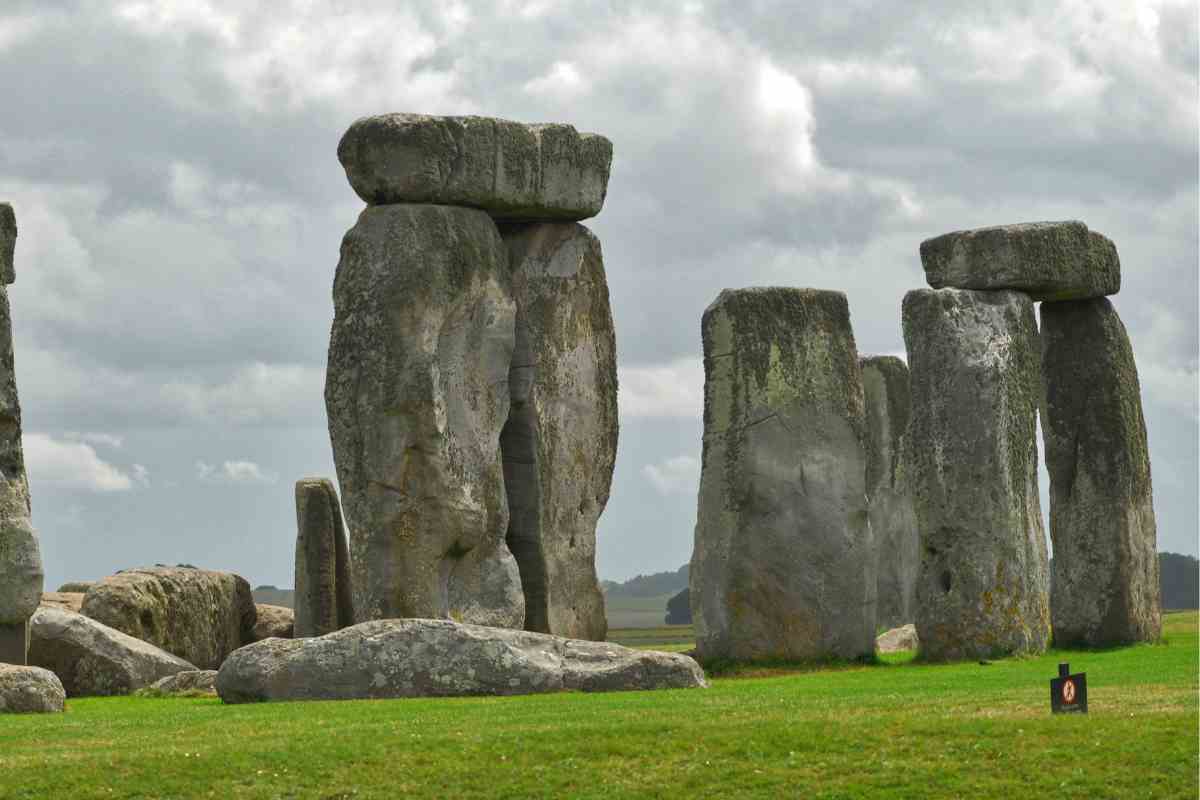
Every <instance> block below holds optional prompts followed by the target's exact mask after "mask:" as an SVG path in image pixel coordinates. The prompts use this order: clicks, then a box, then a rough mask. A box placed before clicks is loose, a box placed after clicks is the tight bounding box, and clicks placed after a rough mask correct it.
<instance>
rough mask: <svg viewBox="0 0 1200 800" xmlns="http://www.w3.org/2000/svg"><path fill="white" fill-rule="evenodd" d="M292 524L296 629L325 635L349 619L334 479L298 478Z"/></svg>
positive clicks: (346, 552)
mask: <svg viewBox="0 0 1200 800" xmlns="http://www.w3.org/2000/svg"><path fill="white" fill-rule="evenodd" d="M296 530H297V533H296V595H295V597H296V600H295V603H296V608H295V630H294V635H295V636H298V637H299V636H323V635H324V634H326V633H333V632H334V631H336V630H340V629H342V628H345V627H346V626H348V625H353V624H354V605H353V599H352V593H351V585H350V549H349V545H348V544H347V543H346V531H345V528H344V527H343V525H342V509H341V506H340V505H339V504H338V498H337V490H336V489H335V488H334V487H333V481H330V480H327V479H325V478H305V479H303V480H299V481H296ZM255 641H257V638H256V639H255Z"/></svg>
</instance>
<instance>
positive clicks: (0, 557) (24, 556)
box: [0, 203, 43, 665]
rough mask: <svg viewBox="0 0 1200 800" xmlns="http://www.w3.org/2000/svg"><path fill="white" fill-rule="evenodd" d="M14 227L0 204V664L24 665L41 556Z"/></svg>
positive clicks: (38, 593) (37, 598)
mask: <svg viewBox="0 0 1200 800" xmlns="http://www.w3.org/2000/svg"><path fill="white" fill-rule="evenodd" d="M16 240H17V221H16V217H15V216H14V214H13V210H12V206H11V205H9V204H8V203H0V283H3V284H4V285H3V286H0V662H3V663H8V664H18V665H24V664H26V663H27V654H28V651H29V624H28V621H29V617H30V616H31V615H32V614H33V612H34V611H36V610H37V607H38V604H39V603H40V602H41V599H42V588H43V586H42V584H43V574H42V555H41V550H40V548H39V547H38V539H37V533H36V532H35V531H34V529H33V524H32V522H31V521H30V518H29V481H28V479H27V478H26V476H25V456H24V453H23V452H22V449H21V404H20V402H19V400H18V399H17V377H16V372H15V367H14V361H13V341H12V310H11V309H10V307H9V303H8V286H7V285H8V284H10V283H12V282H13V280H14V279H15V277H16V276H15V273H14V271H13V252H14V248H15V245H16Z"/></svg>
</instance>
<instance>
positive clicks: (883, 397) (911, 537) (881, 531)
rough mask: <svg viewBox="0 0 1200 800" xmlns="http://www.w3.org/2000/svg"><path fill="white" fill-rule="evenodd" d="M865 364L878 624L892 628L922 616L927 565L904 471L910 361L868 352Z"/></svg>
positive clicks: (869, 494) (868, 479)
mask: <svg viewBox="0 0 1200 800" xmlns="http://www.w3.org/2000/svg"><path fill="white" fill-rule="evenodd" d="M859 366H860V367H861V368H862V380H863V394H864V396H865V398H866V408H867V503H868V508H869V510H870V516H871V532H872V536H873V537H874V538H875V552H876V555H877V561H876V565H877V569H878V577H877V579H876V586H877V587H878V588H877V592H876V596H877V597H878V605H877V608H876V625H883V626H886V627H889V628H890V627H895V626H897V625H904V624H905V623H908V622H913V621H914V620H916V618H917V572H918V571H919V569H920V567H921V542H920V538H921V537H920V535H919V534H918V532H917V517H916V513H915V511H914V510H913V503H912V494H911V492H910V491H909V490H908V486H907V484H906V481H905V474H904V458H903V452H904V447H905V434H906V432H907V431H908V418H909V413H910V406H911V403H910V397H909V389H908V365H907V364H905V363H904V362H903V361H901V360H900V359H898V358H896V357H895V356H867V357H865V358H863V359H861V360H860V361H859Z"/></svg>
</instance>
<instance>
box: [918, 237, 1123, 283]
mask: <svg viewBox="0 0 1200 800" xmlns="http://www.w3.org/2000/svg"><path fill="white" fill-rule="evenodd" d="M921 263H922V265H924V267H925V279H926V280H927V281H928V282H929V285H930V286H932V287H933V288H935V289H942V288H946V287H951V288H955V289H1017V290H1019V291H1022V292H1024V293H1026V294H1028V295H1030V296H1031V297H1032V298H1033V299H1034V300H1051V301H1055V300H1082V299H1084V298H1088V297H1103V296H1104V295H1109V294H1116V293H1117V292H1119V291H1120V290H1121V261H1120V259H1119V258H1118V257H1117V248H1116V246H1115V245H1114V244H1113V243H1112V241H1111V240H1109V239H1108V238H1107V237H1105V236H1103V235H1101V234H1099V233H1096V232H1095V231H1089V230H1088V227H1087V225H1084V224H1083V223H1082V222H1077V221H1067V222H1026V223H1022V224H1018V225H999V226H996V227H992V228H976V229H974V230H968V231H955V232H954V233H946V234H943V235H941V236H938V237H935V238H933V239H926V240H925V241H923V242H921Z"/></svg>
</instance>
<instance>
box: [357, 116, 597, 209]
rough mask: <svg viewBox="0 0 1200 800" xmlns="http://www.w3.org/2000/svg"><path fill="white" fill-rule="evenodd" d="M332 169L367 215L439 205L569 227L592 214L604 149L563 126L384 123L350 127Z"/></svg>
mask: <svg viewBox="0 0 1200 800" xmlns="http://www.w3.org/2000/svg"><path fill="white" fill-rule="evenodd" d="M338 160H339V161H340V162H341V163H342V166H343V167H344V168H345V170H346V177H347V178H348V179H349V181H350V185H351V187H353V188H354V191H355V192H357V193H358V196H359V197H361V198H362V199H363V200H365V201H366V202H368V203H370V204H372V205H386V204H391V203H440V204H445V205H454V206H468V207H471V208H481V209H483V210H484V211H487V212H488V213H489V214H491V215H492V216H493V217H495V218H496V219H504V220H527V221H547V220H560V221H570V220H580V219H586V218H587V217H593V216H595V215H596V214H599V213H600V209H601V207H603V205H604V195H605V193H606V192H607V191H608V172H609V167H610V166H611V164H612V142H610V141H609V140H608V139H606V138H604V137H603V136H598V135H596V134H593V133H579V132H577V131H576V130H575V129H574V128H573V127H571V126H570V125H555V124H549V125H525V124H522V123H519V122H511V121H509V120H503V119H492V118H490V117H430V116H425V115H422V114H383V115H381V116H376V117H364V118H362V119H360V120H358V121H356V122H355V123H354V124H353V125H351V126H350V129H349V130H347V131H346V133H345V135H343V136H342V140H341V142H339V143H338Z"/></svg>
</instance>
